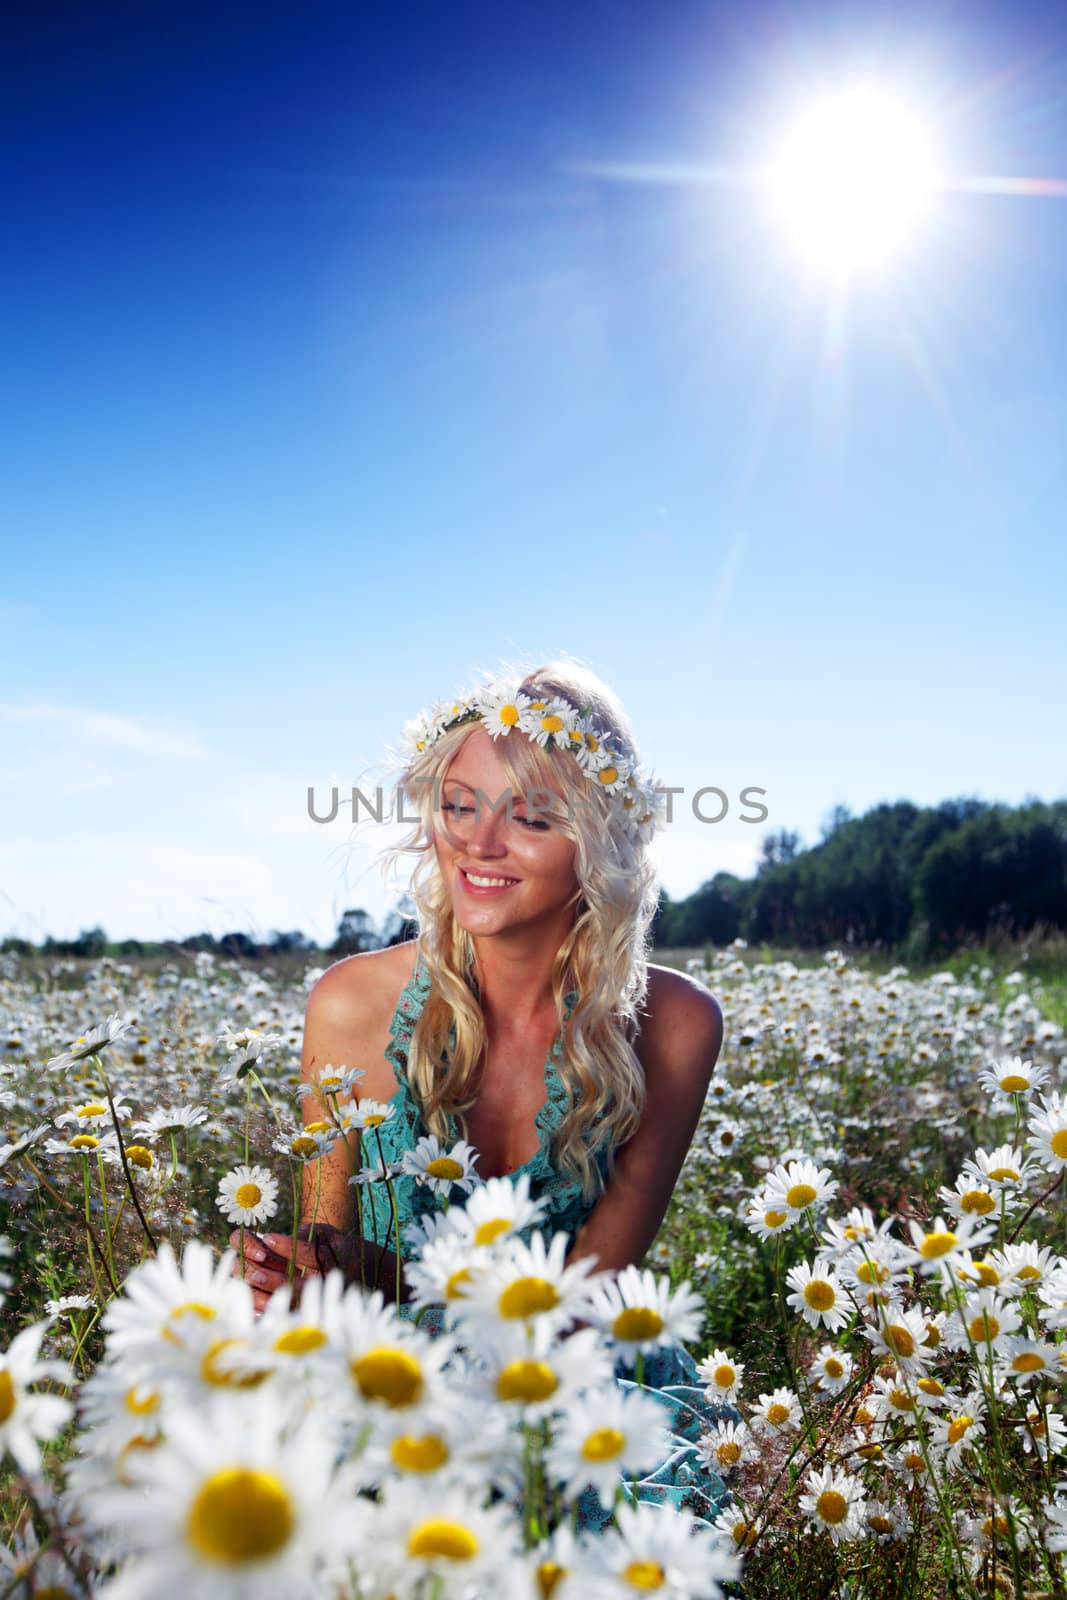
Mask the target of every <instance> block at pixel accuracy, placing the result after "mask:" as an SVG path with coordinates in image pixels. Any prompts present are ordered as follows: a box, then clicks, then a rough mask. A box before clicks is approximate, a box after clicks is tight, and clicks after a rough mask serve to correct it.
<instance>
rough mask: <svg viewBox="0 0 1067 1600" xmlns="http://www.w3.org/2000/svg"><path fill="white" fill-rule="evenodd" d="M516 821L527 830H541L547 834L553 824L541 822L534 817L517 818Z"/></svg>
mask: <svg viewBox="0 0 1067 1600" xmlns="http://www.w3.org/2000/svg"><path fill="white" fill-rule="evenodd" d="M515 820H516V822H521V823H522V824H523V826H524V827H526V828H541V829H542V830H543V831H544V832H546V833H547V831H548V829H549V828H550V827H551V823H548V822H541V821H540V820H538V819H535V818H533V817H516V818H515Z"/></svg>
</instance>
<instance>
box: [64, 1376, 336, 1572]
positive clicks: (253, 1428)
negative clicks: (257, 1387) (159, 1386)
mask: <svg viewBox="0 0 1067 1600" xmlns="http://www.w3.org/2000/svg"><path fill="white" fill-rule="evenodd" d="M336 1456H337V1446H336V1443H335V1441H334V1439H333V1437H332V1436H331V1434H330V1431H329V1430H328V1429H326V1428H324V1427H323V1419H322V1417H321V1416H319V1415H318V1414H316V1413H313V1414H309V1415H307V1416H305V1417H304V1419H303V1420H302V1421H301V1422H299V1423H298V1424H296V1425H290V1424H289V1421H288V1418H287V1416H286V1413H285V1412H284V1411H283V1410H281V1409H280V1407H279V1406H278V1405H277V1404H275V1403H272V1402H271V1398H270V1396H268V1395H267V1394H265V1393H264V1394H263V1395H261V1396H260V1397H258V1399H257V1403H256V1406H255V1407H254V1408H253V1409H248V1408H240V1409H229V1408H226V1407H224V1406H223V1405H222V1404H218V1403H217V1404H216V1405H214V1406H212V1407H210V1408H209V1409H208V1410H207V1411H206V1412H205V1413H196V1412H191V1411H185V1410H182V1409H177V1408H176V1409H174V1410H173V1411H172V1412H171V1413H170V1414H169V1416H168V1418H167V1430H166V1440H165V1442H162V1443H160V1444H158V1445H157V1446H156V1448H155V1449H153V1450H149V1451H145V1452H143V1454H142V1459H141V1460H140V1462H139V1464H138V1470H137V1473H136V1477H135V1479H134V1481H133V1482H132V1483H131V1485H130V1487H129V1488H127V1489H113V1490H110V1491H109V1492H106V1493H101V1494H100V1495H99V1496H98V1497H97V1499H96V1501H95V1504H94V1515H95V1517H96V1518H97V1519H99V1521H100V1522H101V1523H102V1524H104V1525H105V1526H110V1528H111V1529H112V1530H113V1532H114V1534H115V1536H116V1538H117V1539H118V1540H119V1541H120V1543H121V1546H122V1547H123V1548H124V1549H126V1550H129V1551H130V1553H131V1559H129V1560H128V1561H127V1562H126V1563H124V1566H123V1570H122V1572H121V1575H120V1576H119V1577H117V1578H115V1579H113V1580H111V1581H110V1582H105V1583H104V1585H103V1586H102V1587H101V1589H100V1591H99V1592H100V1594H101V1596H103V1597H104V1600H107V1597H110V1596H114V1597H115V1600H120V1597H121V1600H152V1597H154V1596H156V1595H161V1594H163V1593H169V1592H170V1591H171V1590H172V1589H174V1590H176V1592H178V1593H179V1594H181V1595H182V1596H183V1597H184V1600H216V1597H217V1596H218V1595H219V1594H225V1595H227V1596H229V1597H231V1600H262V1597H263V1596H278V1597H280V1596H282V1595H286V1596H292V1597H293V1600H317V1597H318V1596H320V1595H322V1594H325V1593H328V1592H330V1591H331V1589H332V1588H333V1587H334V1585H335V1582H336V1578H337V1576H338V1575H339V1572H340V1570H341V1567H340V1563H341V1561H342V1559H343V1557H344V1556H346V1555H348V1554H350V1553H354V1551H353V1546H352V1531H353V1530H352V1526H351V1524H350V1523H349V1522H348V1521H347V1520H346V1519H344V1518H332V1519H329V1520H328V1522H327V1523H326V1524H325V1525H324V1523H323V1518H322V1507H323V1506H324V1505H328V1504H331V1503H333V1502H334V1501H335V1500H336V1499H337V1498H338V1497H339V1496H340V1495H341V1494H342V1493H343V1486H344V1485H345V1484H346V1483H347V1481H348V1480H349V1478H350V1474H347V1473H344V1472H343V1471H342V1473H341V1474H337V1473H335V1471H334V1461H335V1460H336ZM349 1492H351V1491H349Z"/></svg>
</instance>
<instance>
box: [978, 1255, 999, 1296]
mask: <svg viewBox="0 0 1067 1600" xmlns="http://www.w3.org/2000/svg"><path fill="white" fill-rule="evenodd" d="M974 1270H975V1272H976V1274H977V1276H978V1282H979V1283H983V1284H985V1285H986V1287H987V1288H989V1289H992V1288H995V1287H996V1285H997V1284H998V1283H999V1282H1000V1273H999V1272H998V1271H997V1269H996V1267H994V1266H993V1265H992V1263H991V1262H989V1261H976V1262H975V1264H974Z"/></svg>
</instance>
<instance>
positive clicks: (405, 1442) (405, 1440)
mask: <svg viewBox="0 0 1067 1600" xmlns="http://www.w3.org/2000/svg"><path fill="white" fill-rule="evenodd" d="M448 1453H449V1452H448V1446H447V1444H445V1441H444V1440H443V1439H442V1438H440V1437H439V1435H438V1434H436V1433H424V1434H420V1435H418V1436H416V1435H415V1434H412V1433H402V1434H401V1435H400V1437H399V1438H398V1439H394V1440H393V1442H392V1444H391V1445H390V1446H389V1454H390V1456H391V1457H392V1461H393V1465H394V1466H395V1467H399V1468H400V1470H401V1472H436V1471H437V1469H438V1467H443V1466H444V1464H445V1462H446V1461H447V1460H448Z"/></svg>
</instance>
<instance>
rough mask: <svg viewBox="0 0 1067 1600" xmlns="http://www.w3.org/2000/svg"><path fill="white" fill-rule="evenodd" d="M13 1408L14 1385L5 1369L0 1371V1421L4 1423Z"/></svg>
mask: <svg viewBox="0 0 1067 1600" xmlns="http://www.w3.org/2000/svg"><path fill="white" fill-rule="evenodd" d="M14 1409H15V1385H14V1383H13V1382H12V1381H11V1374H10V1372H7V1371H6V1370H5V1371H3V1372H0V1423H4V1422H6V1421H7V1420H8V1418H9V1417H10V1416H11V1413H12V1412H13V1411H14Z"/></svg>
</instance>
